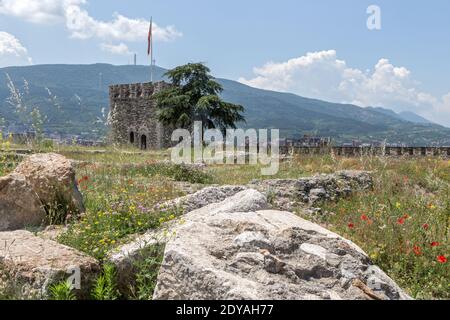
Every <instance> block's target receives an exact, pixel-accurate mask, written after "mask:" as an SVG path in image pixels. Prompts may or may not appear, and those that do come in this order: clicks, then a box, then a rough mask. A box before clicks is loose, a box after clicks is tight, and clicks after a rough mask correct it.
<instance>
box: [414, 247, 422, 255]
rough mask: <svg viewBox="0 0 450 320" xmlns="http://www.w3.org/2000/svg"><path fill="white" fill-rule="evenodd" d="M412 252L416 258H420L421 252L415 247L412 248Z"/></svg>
mask: <svg viewBox="0 0 450 320" xmlns="http://www.w3.org/2000/svg"><path fill="white" fill-rule="evenodd" d="M413 251H414V254H415V255H416V256H420V255H421V254H422V250H421V249H420V247H419V246H417V245H416V246H414V247H413Z"/></svg>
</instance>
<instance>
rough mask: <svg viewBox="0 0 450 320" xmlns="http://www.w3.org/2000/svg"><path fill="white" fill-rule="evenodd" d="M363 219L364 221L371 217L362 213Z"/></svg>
mask: <svg viewBox="0 0 450 320" xmlns="http://www.w3.org/2000/svg"><path fill="white" fill-rule="evenodd" d="M361 220H362V221H368V220H369V217H368V216H366V215H365V214H362V215H361Z"/></svg>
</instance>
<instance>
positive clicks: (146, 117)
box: [109, 81, 171, 150]
mask: <svg viewBox="0 0 450 320" xmlns="http://www.w3.org/2000/svg"><path fill="white" fill-rule="evenodd" d="M168 86H169V84H168V83H166V82H163V81H161V82H156V83H135V84H120V85H113V86H110V87H109V99H110V110H111V114H110V122H111V134H112V140H113V142H115V143H120V144H130V145H134V146H136V147H138V148H140V149H144V150H145V149H162V148H168V147H170V145H171V143H170V137H171V130H169V129H168V128H166V127H164V126H163V125H162V124H161V123H160V122H159V121H158V120H157V119H156V102H155V100H154V99H153V95H154V94H155V93H157V92H159V91H161V90H162V89H164V88H167V87H168Z"/></svg>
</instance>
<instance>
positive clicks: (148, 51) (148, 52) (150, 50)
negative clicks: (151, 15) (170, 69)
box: [147, 19, 153, 55]
mask: <svg viewBox="0 0 450 320" xmlns="http://www.w3.org/2000/svg"><path fill="white" fill-rule="evenodd" d="M152 20H153V19H151V20H150V28H149V30H148V48H147V54H148V55H150V54H151V53H152V49H153V48H152V36H153V35H152V24H153V21H152Z"/></svg>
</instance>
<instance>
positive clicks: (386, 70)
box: [239, 50, 450, 126]
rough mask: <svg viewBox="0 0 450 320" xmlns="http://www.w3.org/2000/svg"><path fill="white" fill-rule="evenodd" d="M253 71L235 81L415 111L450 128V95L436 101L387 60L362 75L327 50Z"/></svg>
mask: <svg viewBox="0 0 450 320" xmlns="http://www.w3.org/2000/svg"><path fill="white" fill-rule="evenodd" d="M253 72H254V74H255V76H254V77H253V78H251V79H246V78H240V79H239V81H240V82H241V83H244V84H247V85H250V86H252V87H257V88H261V89H267V90H276V91H284V92H293V93H296V94H299V95H302V96H306V97H312V98H317V99H323V100H328V101H334V102H342V103H353V104H356V105H360V106H363V107H367V106H381V107H386V108H391V109H393V110H395V111H413V112H416V113H418V114H419V115H422V116H424V117H427V118H428V119H430V120H432V121H435V122H437V123H441V124H444V125H447V126H450V93H449V94H448V95H446V96H444V97H434V96H433V95H431V94H429V93H426V92H423V91H422V90H420V88H419V83H418V82H417V81H415V80H414V79H413V78H412V75H411V72H410V70H408V69H406V68H404V67H397V66H394V65H393V64H391V63H390V62H389V60H388V59H380V60H379V61H378V62H377V64H376V65H375V66H374V68H373V70H366V71H362V70H359V69H355V68H351V67H349V66H348V65H347V63H346V62H345V61H344V60H340V59H338V58H337V53H336V51H335V50H328V51H320V52H310V53H307V54H306V55H304V56H301V57H297V58H293V59H290V60H288V61H285V62H278V63H277V62H269V63H267V64H265V65H264V66H262V67H256V68H254V69H253Z"/></svg>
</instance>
